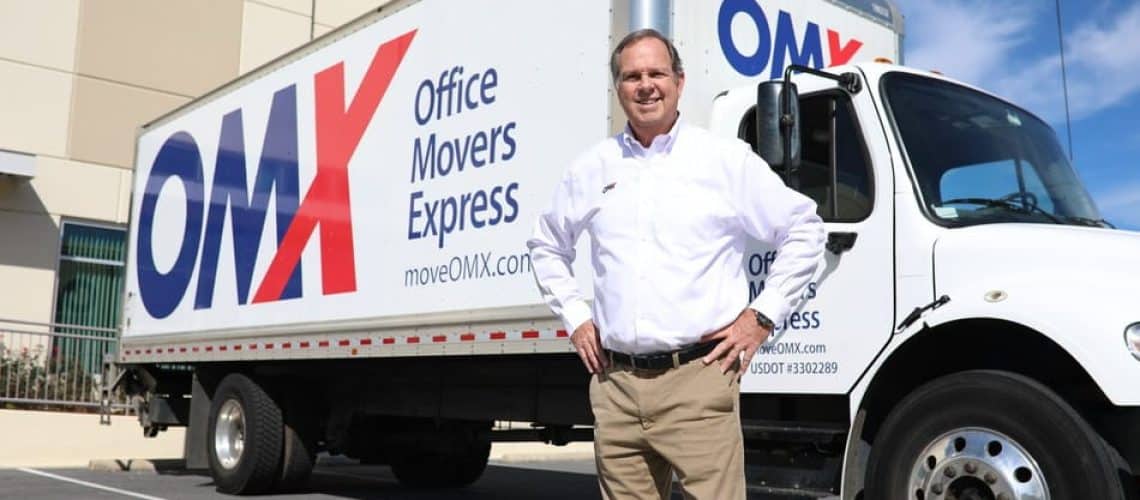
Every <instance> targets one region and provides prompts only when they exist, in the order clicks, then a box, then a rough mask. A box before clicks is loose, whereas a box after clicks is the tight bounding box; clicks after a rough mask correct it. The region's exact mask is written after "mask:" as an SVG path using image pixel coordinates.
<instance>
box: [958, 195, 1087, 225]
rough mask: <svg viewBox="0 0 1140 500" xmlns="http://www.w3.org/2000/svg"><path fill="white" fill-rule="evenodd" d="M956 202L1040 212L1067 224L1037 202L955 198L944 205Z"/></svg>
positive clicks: (1054, 220)
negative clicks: (1025, 202)
mask: <svg viewBox="0 0 1140 500" xmlns="http://www.w3.org/2000/svg"><path fill="white" fill-rule="evenodd" d="M955 203H969V204H971V205H982V206H985V207H991V208H1004V209H1006V210H1011V211H1014V212H1018V213H1025V214H1030V213H1039V214H1041V215H1044V216H1045V217H1046V218H1048V219H1049V220H1051V221H1053V222H1055V223H1057V224H1062V225H1063V224H1065V222H1064V221H1062V220H1061V219H1060V218H1059V217H1057V216H1056V215H1053V213H1052V212H1049V211H1048V210H1045V209H1043V208H1041V207H1039V206H1037V205H1036V204H1021V203H1014V202H1013V201H1010V200H1007V199H1004V198H954V199H952V200H946V201H943V202H942V206H946V205H953V204H955Z"/></svg>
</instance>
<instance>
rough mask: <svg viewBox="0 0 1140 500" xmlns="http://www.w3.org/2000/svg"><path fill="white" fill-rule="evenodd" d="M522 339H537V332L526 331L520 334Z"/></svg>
mask: <svg viewBox="0 0 1140 500" xmlns="http://www.w3.org/2000/svg"><path fill="white" fill-rule="evenodd" d="M522 337H523V338H524V339H537V338H538V331H537V330H527V331H525V332H523V333H522Z"/></svg>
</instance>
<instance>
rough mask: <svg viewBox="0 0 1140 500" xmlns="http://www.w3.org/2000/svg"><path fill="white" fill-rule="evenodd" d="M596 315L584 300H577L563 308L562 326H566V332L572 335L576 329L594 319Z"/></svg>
mask: <svg viewBox="0 0 1140 500" xmlns="http://www.w3.org/2000/svg"><path fill="white" fill-rule="evenodd" d="M593 316H594V313H593V311H591V310H590V306H589V305H588V304H586V302H585V301H583V300H575V301H573V302H570V303H568V304H566V306H565V307H563V308H562V324H563V325H566V331H567V332H570V333H571V334H573V333H574V329H575V328H578V327H579V326H582V323H585V322H586V321H587V320H589V319H591V318H593Z"/></svg>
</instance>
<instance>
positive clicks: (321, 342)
mask: <svg viewBox="0 0 1140 500" xmlns="http://www.w3.org/2000/svg"><path fill="white" fill-rule="evenodd" d="M328 346H329V341H327V340H322V341H320V342H317V347H328Z"/></svg>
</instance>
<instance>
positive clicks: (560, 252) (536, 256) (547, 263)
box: [526, 173, 592, 332]
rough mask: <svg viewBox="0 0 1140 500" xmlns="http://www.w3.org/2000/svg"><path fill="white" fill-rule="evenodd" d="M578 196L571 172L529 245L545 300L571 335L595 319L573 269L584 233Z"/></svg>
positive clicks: (537, 279) (535, 275) (545, 212)
mask: <svg viewBox="0 0 1140 500" xmlns="http://www.w3.org/2000/svg"><path fill="white" fill-rule="evenodd" d="M577 195H578V193H575V190H574V179H573V178H572V177H571V175H570V174H569V173H567V175H566V176H565V177H564V178H563V179H562V182H560V183H559V184H558V188H557V190H556V191H555V192H554V200H553V201H552V203H551V204H550V207H549V208H547V209H546V210H545V211H544V212H542V214H541V215H540V216H539V217H538V222H537V223H536V224H535V228H534V234H533V236H531V238H530V239H529V240H527V243H526V246H527V248H529V249H530V260H531V267H532V268H533V269H534V278H535V280H536V281H537V282H538V289H539V291H540V292H542V300H543V301H545V302H546V304H547V305H548V306H550V310H552V311H554V314H557V315H558V317H560V318H562V322H563V324H564V325H565V326H566V330H567V331H571V332H572V331H574V330H575V329H577V328H578V327H579V326H581V325H582V324H583V323H585V322H586V321H588V320H590V318H591V316H592V313H591V312H590V306H589V305H588V304H587V303H586V300H585V299H584V298H583V297H582V292H581V291H580V290H579V289H578V281H577V279H576V278H575V277H574V271H573V269H572V267H571V264H572V263H573V262H574V258H575V251H574V246H575V244H577V242H578V237H579V236H580V235H581V230H582V228H581V219H580V216H579V214H577V213H576V212H575V203H574V202H575V198H576V196H577Z"/></svg>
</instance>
